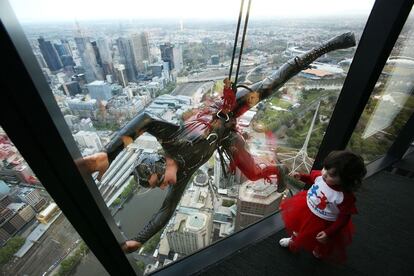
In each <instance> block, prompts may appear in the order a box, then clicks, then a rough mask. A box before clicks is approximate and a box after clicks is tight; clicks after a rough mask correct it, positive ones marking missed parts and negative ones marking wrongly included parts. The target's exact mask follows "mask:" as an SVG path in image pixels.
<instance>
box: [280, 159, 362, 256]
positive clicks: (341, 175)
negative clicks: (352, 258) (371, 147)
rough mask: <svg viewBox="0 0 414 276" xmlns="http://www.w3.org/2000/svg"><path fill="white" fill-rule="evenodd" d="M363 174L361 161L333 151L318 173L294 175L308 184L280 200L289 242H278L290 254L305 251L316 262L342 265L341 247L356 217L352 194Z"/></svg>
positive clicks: (352, 230)
mask: <svg viewBox="0 0 414 276" xmlns="http://www.w3.org/2000/svg"><path fill="white" fill-rule="evenodd" d="M365 174H366V169H365V165H364V161H363V159H362V158H361V157H360V156H358V155H356V154H354V153H352V152H349V151H333V152H331V153H330V154H329V155H328V156H327V157H326V159H325V160H324V162H323V170H322V171H312V172H311V173H310V174H294V177H296V178H298V179H300V180H302V181H304V182H305V183H307V184H312V183H313V185H312V186H311V188H310V189H309V190H308V191H302V192H299V193H298V194H296V195H295V196H293V197H291V198H288V199H286V200H284V201H283V202H282V204H281V206H280V209H281V211H282V218H283V220H284V222H285V227H286V230H287V232H288V233H289V234H290V235H291V236H290V237H289V238H283V239H281V240H280V241H279V243H280V245H281V246H282V247H289V249H290V250H292V251H297V250H299V249H305V250H307V251H309V252H312V253H313V255H314V256H315V257H317V258H323V259H329V260H331V261H334V262H344V261H345V259H346V254H345V247H346V246H347V245H349V244H350V243H351V240H352V234H353V232H354V228H353V225H352V222H351V215H352V214H356V213H357V210H356V208H355V196H354V194H353V191H355V190H356V189H357V188H358V187H359V186H360V185H361V181H362V178H363V177H364V176H365Z"/></svg>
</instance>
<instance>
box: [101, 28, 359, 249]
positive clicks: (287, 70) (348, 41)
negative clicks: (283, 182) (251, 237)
mask: <svg viewBox="0 0 414 276" xmlns="http://www.w3.org/2000/svg"><path fill="white" fill-rule="evenodd" d="M354 45H355V38H354V35H353V34H352V33H345V34H342V35H340V36H337V37H335V38H333V39H331V40H329V41H327V42H325V43H323V44H322V45H320V46H319V47H316V48H314V49H312V50H309V51H308V52H306V53H304V54H302V55H300V56H297V57H295V58H293V59H291V60H289V61H287V62H286V63H285V64H283V65H282V66H281V67H279V69H278V70H276V71H275V72H274V73H273V74H272V75H271V76H269V77H267V78H265V79H264V80H263V81H260V82H258V83H255V84H252V85H251V86H250V87H249V88H248V89H246V88H244V89H239V90H238V91H237V94H236V105H235V107H234V109H233V110H232V111H231V112H230V113H229V114H227V115H226V114H223V113H221V112H219V111H220V105H213V106H211V107H208V108H207V109H205V110H203V111H201V112H199V113H197V114H196V115H194V116H193V117H192V118H190V119H189V120H187V121H186V122H185V123H184V125H183V126H178V125H175V124H172V123H170V122H167V121H165V120H163V119H161V118H159V117H156V116H154V115H151V114H149V113H147V112H143V113H140V114H139V115H137V116H136V117H135V118H134V119H133V120H132V121H130V122H129V123H128V124H127V125H126V126H124V127H123V128H122V129H121V130H120V131H119V132H118V134H117V136H116V137H115V139H114V140H112V141H111V142H110V143H109V144H108V145H107V146H106V152H107V153H108V158H109V161H110V162H112V161H113V160H114V159H115V157H116V155H117V154H118V153H119V152H120V151H121V150H122V149H123V148H124V144H123V142H122V138H123V137H129V138H132V139H135V138H137V137H138V136H139V135H140V134H141V133H142V132H148V133H150V134H151V135H153V136H155V137H156V138H157V140H158V141H159V143H160V144H161V146H162V148H163V150H164V152H165V154H166V156H168V157H170V158H171V159H173V160H175V161H176V162H177V164H178V171H177V183H176V184H174V185H169V186H168V192H167V196H166V198H165V200H164V202H163V204H162V206H161V208H160V209H159V210H158V212H157V213H156V214H154V215H153V217H152V218H151V220H150V221H149V222H148V223H147V225H145V227H144V229H143V230H141V231H140V232H139V233H138V235H137V236H136V237H135V238H134V240H136V241H139V242H141V243H144V242H146V241H147V240H148V239H149V238H151V237H152V236H153V235H154V234H156V233H157V232H158V231H159V230H160V229H162V227H164V226H165V225H166V224H167V222H168V220H169V219H170V218H171V216H172V214H173V212H174V210H175V208H176V206H177V204H178V202H179V200H180V199H181V196H182V194H183V193H184V190H185V187H186V185H187V183H188V181H189V180H190V178H191V176H192V174H193V173H194V172H195V171H196V170H197V169H198V168H199V167H200V166H201V165H203V164H204V163H205V162H206V161H207V160H208V159H209V158H210V157H211V156H212V154H213V153H214V151H215V150H216V149H219V150H223V151H224V152H225V153H226V154H227V155H228V157H230V160H231V162H233V165H235V166H237V167H238V168H239V169H240V170H241V171H242V172H243V174H244V175H245V176H246V177H247V178H249V179H250V180H257V179H260V178H266V177H268V176H269V175H272V174H277V173H278V170H277V168H276V166H275V165H267V166H258V165H257V164H256V163H255V162H254V159H253V157H252V156H251V155H250V153H249V152H248V151H247V150H246V148H245V143H244V139H243V138H242V136H241V135H240V134H239V133H238V132H237V131H236V127H235V126H236V118H237V117H239V116H240V115H242V114H243V113H244V112H246V111H247V110H249V109H250V108H251V107H252V106H254V105H255V104H257V103H258V102H259V101H262V100H263V99H266V98H268V97H269V96H270V95H272V94H274V93H275V92H276V91H277V90H278V89H279V88H280V87H282V85H283V84H284V83H285V82H286V81H288V80H289V79H290V78H292V77H293V76H295V75H296V74H297V73H299V72H300V71H301V70H302V69H304V68H307V67H308V66H309V64H310V63H311V62H313V61H314V60H315V59H317V58H318V57H320V56H321V55H323V54H325V53H327V52H330V51H332V50H336V49H344V48H348V47H352V46H354ZM227 116H229V117H227Z"/></svg>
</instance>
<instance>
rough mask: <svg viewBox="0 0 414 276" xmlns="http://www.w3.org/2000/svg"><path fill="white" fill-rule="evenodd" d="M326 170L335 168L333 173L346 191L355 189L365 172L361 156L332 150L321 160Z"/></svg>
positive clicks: (346, 151)
mask: <svg viewBox="0 0 414 276" xmlns="http://www.w3.org/2000/svg"><path fill="white" fill-rule="evenodd" d="M323 167H324V168H325V169H326V170H329V169H335V172H334V174H335V175H337V176H339V178H340V180H341V186H342V188H343V189H344V191H346V192H351V191H356V190H357V189H358V188H359V187H360V186H361V183H362V179H363V178H364V176H365V174H366V173H367V169H366V168H365V164H364V159H362V157H361V156H359V155H357V154H355V153H353V152H351V151H348V150H339V151H332V152H331V153H329V154H328V156H327V157H326V158H325V160H324V161H323Z"/></svg>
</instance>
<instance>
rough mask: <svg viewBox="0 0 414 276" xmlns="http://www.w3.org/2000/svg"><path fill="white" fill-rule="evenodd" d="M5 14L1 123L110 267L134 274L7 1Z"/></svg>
mask: <svg viewBox="0 0 414 276" xmlns="http://www.w3.org/2000/svg"><path fill="white" fill-rule="evenodd" d="M0 16H1V25H0V43H1V45H2V51H1V52H0V55H1V59H2V67H3V68H6V72H5V73H3V74H1V80H2V81H1V84H0V85H1V87H2V89H1V93H2V94H1V102H0V114H1V121H0V122H1V126H2V127H3V128H4V130H5V131H6V133H7V134H8V135H9V137H10V138H11V140H12V141H13V143H14V144H15V145H16V147H17V148H18V149H19V151H20V153H21V154H22V155H23V157H24V158H25V160H26V161H27V162H28V163H29V165H30V167H31V168H32V169H33V171H34V172H35V173H36V175H37V177H38V178H39V179H40V180H41V181H42V184H43V185H44V186H45V188H46V189H47V191H48V192H49V194H50V195H51V196H52V197H53V199H54V200H55V202H56V203H57V204H58V205H59V207H60V208H61V209H62V211H63V213H64V214H65V216H66V217H67V218H68V219H69V221H70V222H71V224H72V225H73V226H74V228H75V229H76V231H77V232H78V233H79V234H80V235H81V237H82V239H83V240H84V241H85V242H86V243H87V245H88V246H89V248H90V249H91V250H92V252H93V253H94V254H95V256H96V257H97V258H98V259H99V261H100V262H101V264H102V265H103V266H104V267H105V269H106V270H107V271H108V272H109V273H110V274H112V275H116V274H119V273H120V274H121V275H135V274H136V271H135V270H134V268H133V267H132V266H131V264H130V262H129V261H128V259H127V258H126V256H125V254H123V252H122V250H121V249H120V247H119V242H122V240H123V237H122V234H121V233H120V231H119V229H118V228H117V227H116V225H115V222H114V220H113V218H112V216H111V214H110V212H109V210H108V209H107V207H106V204H105V202H104V201H103V199H102V197H101V195H100V193H99V191H98V189H97V187H96V185H95V183H94V182H93V180H92V178H91V177H90V176H89V175H87V174H85V173H82V172H81V171H80V170H79V169H78V167H77V165H76V163H75V161H74V160H77V159H79V158H80V157H81V156H80V153H79V150H78V149H77V148H76V145H75V144H74V141H73V138H72V135H71V133H70V131H69V130H68V128H67V126H66V123H65V121H64V118H63V115H62V114H61V112H60V110H59V108H58V107H57V105H56V102H55V100H54V97H53V95H52V93H51V91H50V88H49V86H48V84H47V83H46V81H45V79H44V76H43V74H42V72H41V70H40V68H39V66H38V64H37V61H36V59H35V57H34V55H33V52H32V50H31V48H30V46H29V43H28V41H27V39H26V37H25V35H24V33H23V30H22V29H21V27H20V26H19V23H18V21H17V19H16V18H15V16H14V13H13V11H12V9H11V7H10V5H9V4H8V3H7V1H2V2H1V4H0Z"/></svg>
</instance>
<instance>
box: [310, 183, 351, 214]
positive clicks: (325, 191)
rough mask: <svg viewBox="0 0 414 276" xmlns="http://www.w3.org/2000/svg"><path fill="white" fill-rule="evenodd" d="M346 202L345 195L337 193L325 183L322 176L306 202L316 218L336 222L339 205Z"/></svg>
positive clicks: (312, 188) (311, 189) (313, 186)
mask: <svg viewBox="0 0 414 276" xmlns="http://www.w3.org/2000/svg"><path fill="white" fill-rule="evenodd" d="M343 200H344V193H343V192H341V191H335V190H334V189H332V188H331V187H329V186H328V184H326V183H325V181H323V178H322V176H318V177H317V178H315V183H314V184H313V185H312V186H311V187H310V189H309V190H308V193H307V197H306V202H307V204H308V207H309V209H310V210H311V211H312V213H314V214H315V215H316V216H318V217H320V218H322V219H325V220H329V221H335V220H336V219H337V217H338V214H339V208H338V205H339V204H341V203H342V202H343Z"/></svg>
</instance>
